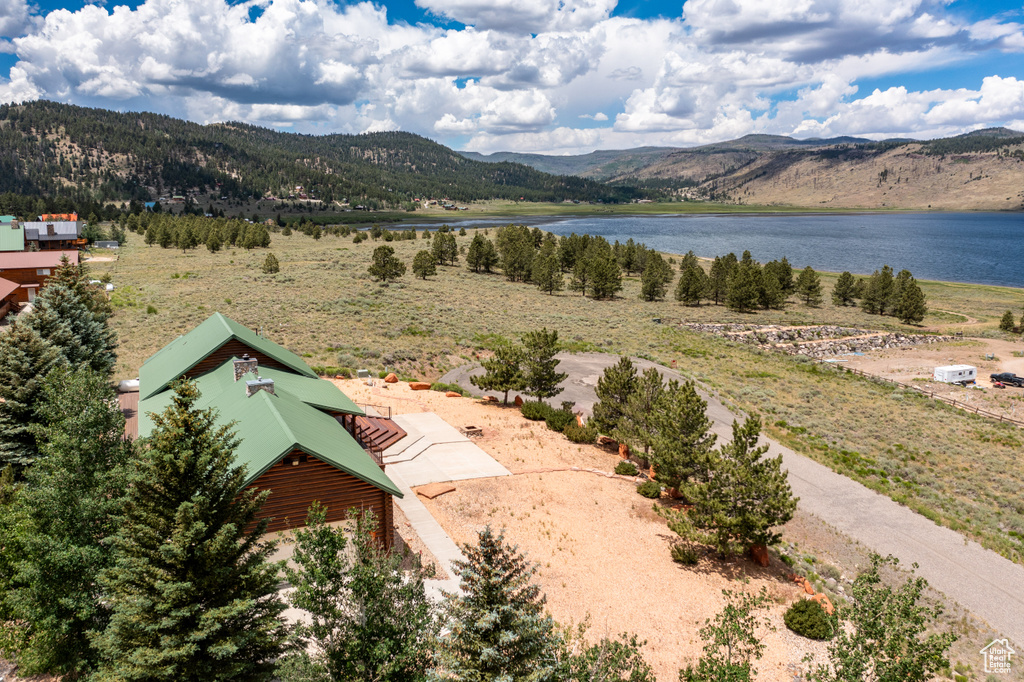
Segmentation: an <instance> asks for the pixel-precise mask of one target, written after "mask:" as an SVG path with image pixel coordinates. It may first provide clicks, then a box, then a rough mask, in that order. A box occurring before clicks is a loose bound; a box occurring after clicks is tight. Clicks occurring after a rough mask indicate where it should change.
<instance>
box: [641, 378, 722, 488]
mask: <svg viewBox="0 0 1024 682" xmlns="http://www.w3.org/2000/svg"><path fill="white" fill-rule="evenodd" d="M707 407H708V404H707V402H706V401H705V400H704V399H702V398H701V397H700V395H699V394H698V393H697V387H696V385H695V384H694V383H693V382H692V381H687V382H685V383H682V384H680V383H679V382H677V381H670V382H669V384H668V387H667V388H666V389H665V391H664V392H663V393H662V394H661V396H660V397H659V399H658V401H657V403H656V405H655V409H654V411H653V415H652V416H653V424H654V426H653V429H652V430H653V432H654V433H655V434H656V436H655V438H654V442H653V447H652V450H651V463H652V464H653V465H654V474H655V476H654V477H655V480H657V481H658V482H659V483H661V484H662V485H664V486H665V487H667V488H675V489H679V488H680V487H682V486H683V484H685V483H689V482H691V481H697V482H700V483H702V484H703V483H706V482H707V480H708V478H709V475H710V466H711V462H712V461H713V459H714V458H713V455H712V450H713V448H714V447H715V439H716V436H715V434H713V433H712V432H711V420H710V419H708V416H707Z"/></svg>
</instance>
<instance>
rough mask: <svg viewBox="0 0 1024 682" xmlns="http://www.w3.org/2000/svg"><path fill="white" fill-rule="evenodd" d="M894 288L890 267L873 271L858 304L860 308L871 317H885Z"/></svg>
mask: <svg viewBox="0 0 1024 682" xmlns="http://www.w3.org/2000/svg"><path fill="white" fill-rule="evenodd" d="M894 288H895V282H894V281H893V276H892V268H891V267H889V266H888V265H885V266H883V267H882V269H881V270H875V273H874V274H873V275H871V279H869V280H868V283H867V285H866V286H865V288H864V295H863V296H862V297H861V302H860V305H861V307H862V308H863V309H864V311H865V312H867V313H871V314H872V315H885V313H886V311H887V310H889V306H890V305H891V302H892V293H893V289H894Z"/></svg>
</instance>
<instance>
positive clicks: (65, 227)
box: [21, 221, 82, 242]
mask: <svg viewBox="0 0 1024 682" xmlns="http://www.w3.org/2000/svg"><path fill="white" fill-rule="evenodd" d="M21 226H22V227H24V228H25V238H26V239H28V240H29V241H44V242H45V241H52V240H55V239H78V237H79V235H80V234H81V233H82V225H81V223H71V222H67V221H58V222H31V223H21ZM51 226H52V227H53V234H50V230H49V228H50V227H51Z"/></svg>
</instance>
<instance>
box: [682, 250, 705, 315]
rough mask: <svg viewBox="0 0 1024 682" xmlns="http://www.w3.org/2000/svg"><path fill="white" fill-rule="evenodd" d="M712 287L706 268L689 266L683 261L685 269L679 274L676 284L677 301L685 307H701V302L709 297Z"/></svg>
mask: <svg viewBox="0 0 1024 682" xmlns="http://www.w3.org/2000/svg"><path fill="white" fill-rule="evenodd" d="M710 288H711V286H710V283H709V281H708V276H707V275H706V274H704V268H702V267H701V266H700V265H697V264H692V265H687V263H686V259H685V258H684V259H683V269H682V270H680V272H679V282H678V283H677V284H676V300H677V301H679V302H680V303H682V304H684V305H697V306H699V305H700V300H701V299H702V298H704V297H705V296H707V295H708V291H709V290H710Z"/></svg>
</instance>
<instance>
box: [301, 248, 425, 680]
mask: <svg viewBox="0 0 1024 682" xmlns="http://www.w3.org/2000/svg"><path fill="white" fill-rule="evenodd" d="M428 255H429V254H428ZM326 518H327V509H326V508H325V507H323V506H321V505H320V503H319V502H314V503H313V506H311V507H310V509H309V516H308V518H307V521H306V527H305V528H300V529H297V530H296V531H295V553H294V555H293V557H292V561H291V567H289V568H286V572H287V575H288V582H289V583H290V584H291V585H292V586H293V587H294V588H295V590H294V592H292V593H291V595H290V596H289V600H290V601H291V604H292V605H293V606H294V607H295V608H298V609H302V610H303V611H305V612H306V613H307V614H309V619H308V621H300V622H299V623H297V625H296V634H297V635H298V636H299V638H300V640H301V641H302V643H303V644H304V645H306V646H305V647H304V648H305V649H308V648H309V645H310V644H312V654H309V653H307V651H306V650H304V651H302V652H301V653H299V654H298V655H297V656H294V657H292V660H291V661H289V662H288V663H286V664H285V667H286V668H289V667H298V668H300V669H301V668H305V669H306V670H309V669H313V670H319V671H322V673H323V674H322V675H315V676H313V677H317V678H319V679H324V680H365V681H366V682H406V681H407V680H408V681H409V682H416V681H417V680H424V679H426V671H427V670H428V669H429V668H430V667H431V665H432V658H433V646H434V638H435V637H436V635H437V624H438V623H437V620H436V618H435V614H434V606H433V604H432V603H431V602H430V601H429V600H428V599H427V596H426V593H425V592H424V588H423V579H424V571H423V570H422V569H421V568H420V566H419V564H418V562H417V563H416V566H415V568H414V569H413V570H412V571H409V572H406V571H403V570H402V562H403V559H404V557H403V555H401V554H399V553H397V552H390V551H387V550H385V549H384V548H383V547H382V546H381V544H380V543H379V542H378V541H377V540H376V539H375V538H374V537H373V531H374V530H375V529H376V528H377V525H378V524H377V519H376V517H375V516H374V514H373V512H372V511H369V510H367V511H364V512H353V513H352V514H351V515H350V517H349V528H345V527H338V528H335V527H332V526H329V525H327V523H326ZM349 533H351V538H349V537H347V536H348V535H349ZM283 677H284V678H285V679H292V678H291V677H289V676H288V675H284V676H283Z"/></svg>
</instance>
